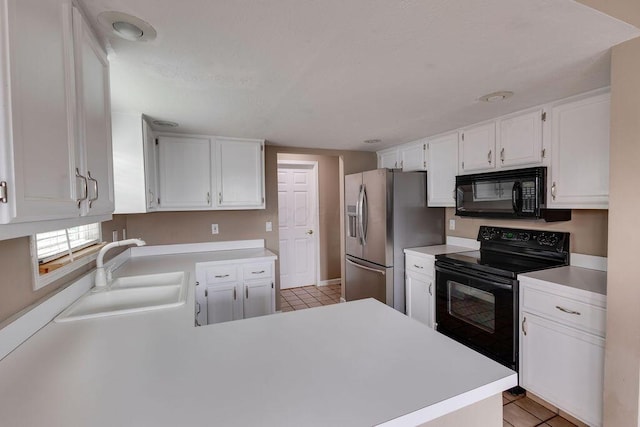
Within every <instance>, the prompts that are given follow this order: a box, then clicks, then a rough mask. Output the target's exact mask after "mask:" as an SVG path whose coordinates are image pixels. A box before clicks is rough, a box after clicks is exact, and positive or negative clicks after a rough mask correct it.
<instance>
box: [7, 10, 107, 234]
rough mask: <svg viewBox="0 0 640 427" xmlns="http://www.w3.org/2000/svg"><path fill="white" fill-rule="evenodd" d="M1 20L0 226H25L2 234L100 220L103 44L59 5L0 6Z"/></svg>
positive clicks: (103, 205)
mask: <svg viewBox="0 0 640 427" xmlns="http://www.w3.org/2000/svg"><path fill="white" fill-rule="evenodd" d="M0 22H1V24H0V57H1V62H2V63H3V67H2V68H1V69H0V102H1V103H2V106H1V108H0V111H1V114H0V134H1V135H2V137H1V138H0V141H1V142H0V171H2V172H0V175H1V176H0V223H2V224H10V223H17V224H24V223H29V227H27V228H20V229H16V228H13V229H12V230H9V228H4V227H3V230H2V233H0V234H1V237H2V238H6V237H7V236H12V237H16V236H19V235H25V234H30V233H33V232H37V231H45V230H47V229H52V228H56V227H57V228H60V223H59V220H74V221H73V222H66V223H65V224H66V225H67V226H69V225H77V224H79V223H82V222H83V221H82V220H81V219H80V217H81V216H102V217H101V218H100V219H106V217H105V216H108V215H109V214H111V212H113V183H112V164H111V133H110V107H109V86H108V85H109V67H108V63H107V61H106V55H105V54H104V51H103V49H102V47H101V46H100V45H99V44H98V43H97V41H96V38H95V37H94V35H93V33H92V31H91V29H90V28H89V27H88V25H87V24H86V22H85V21H84V19H83V16H82V15H81V13H80V11H79V10H77V9H76V8H75V7H73V6H72V4H71V2H70V1H67V0H54V1H47V2H44V3H43V2H41V1H36V0H4V1H2V2H1V4H0ZM25 28H28V29H29V34H30V36H29V37H25V36H24V29H25ZM43 61H46V63H45V62H43ZM89 172H90V174H89ZM89 175H90V176H89ZM84 222H89V221H87V220H85V221H84ZM26 230H28V231H26Z"/></svg>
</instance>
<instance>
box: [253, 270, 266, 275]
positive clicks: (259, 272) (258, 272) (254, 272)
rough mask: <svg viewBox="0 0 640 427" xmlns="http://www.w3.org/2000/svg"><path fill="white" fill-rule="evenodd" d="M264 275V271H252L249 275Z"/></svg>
mask: <svg viewBox="0 0 640 427" xmlns="http://www.w3.org/2000/svg"><path fill="white" fill-rule="evenodd" d="M262 273H264V270H260V271H252V272H251V274H262Z"/></svg>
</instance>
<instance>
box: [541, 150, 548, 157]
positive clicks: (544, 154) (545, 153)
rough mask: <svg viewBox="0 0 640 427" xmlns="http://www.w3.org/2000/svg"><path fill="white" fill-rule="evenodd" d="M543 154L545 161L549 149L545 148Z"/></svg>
mask: <svg viewBox="0 0 640 427" xmlns="http://www.w3.org/2000/svg"><path fill="white" fill-rule="evenodd" d="M541 154H542V158H543V159H544V158H545V157H546V155H547V149H546V148H543V149H542V153H541Z"/></svg>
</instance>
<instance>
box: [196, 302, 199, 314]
mask: <svg viewBox="0 0 640 427" xmlns="http://www.w3.org/2000/svg"><path fill="white" fill-rule="evenodd" d="M196 307H198V311H196V316H197V315H198V314H200V303H199V302H197V303H196Z"/></svg>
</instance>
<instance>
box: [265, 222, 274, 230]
mask: <svg viewBox="0 0 640 427" xmlns="http://www.w3.org/2000/svg"><path fill="white" fill-rule="evenodd" d="M266 229H267V231H273V223H272V222H271V221H267V224H266Z"/></svg>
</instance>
